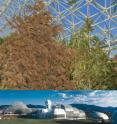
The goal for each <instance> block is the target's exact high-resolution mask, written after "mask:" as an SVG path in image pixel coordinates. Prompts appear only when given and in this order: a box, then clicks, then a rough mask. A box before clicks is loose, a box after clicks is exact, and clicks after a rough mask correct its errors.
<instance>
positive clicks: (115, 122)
mask: <svg viewBox="0 0 117 124" xmlns="http://www.w3.org/2000/svg"><path fill="white" fill-rule="evenodd" d="M112 124H117V110H116V111H115V112H114V113H113V114H112Z"/></svg>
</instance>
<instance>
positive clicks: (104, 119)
mask: <svg viewBox="0 0 117 124" xmlns="http://www.w3.org/2000/svg"><path fill="white" fill-rule="evenodd" d="M89 116H90V117H91V118H92V119H94V120H96V121H101V122H107V121H109V117H108V115H107V114H105V113H102V112H96V111H93V112H90V113H89Z"/></svg>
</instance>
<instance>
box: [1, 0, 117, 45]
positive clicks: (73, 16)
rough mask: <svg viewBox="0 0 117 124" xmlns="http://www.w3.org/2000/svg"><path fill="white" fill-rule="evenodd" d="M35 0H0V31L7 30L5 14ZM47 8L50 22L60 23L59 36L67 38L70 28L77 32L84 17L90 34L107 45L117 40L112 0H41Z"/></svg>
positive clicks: (116, 12)
mask: <svg viewBox="0 0 117 124" xmlns="http://www.w3.org/2000/svg"><path fill="white" fill-rule="evenodd" d="M35 1H37V0H0V2H1V3H2V4H1V5H0V29H1V30H2V33H1V34H0V35H6V34H8V33H9V32H10V29H9V28H8V26H6V23H5V18H6V17H7V18H8V19H10V17H11V16H12V15H13V14H14V13H17V12H18V11H22V10H23V8H24V7H25V5H27V4H31V3H34V2H35ZM43 1H44V3H45V5H46V9H48V10H49V11H50V13H51V15H52V17H53V23H55V24H60V25H61V26H62V27H63V32H62V33H61V34H60V35H59V38H60V39H65V40H66V39H69V38H70V36H71V32H72V33H73V32H77V31H78V29H79V28H80V27H81V26H82V25H83V23H84V20H85V19H86V18H90V19H91V20H92V21H93V23H92V27H93V31H92V32H91V34H90V35H96V36H98V37H99V38H100V40H101V41H102V43H103V44H104V45H105V46H107V47H110V46H111V45H115V44H117V43H116V42H117V35H116V32H117V11H115V5H114V4H113V3H114V0H103V1H102V0H43Z"/></svg>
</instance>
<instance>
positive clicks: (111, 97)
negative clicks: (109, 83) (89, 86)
mask: <svg viewBox="0 0 117 124" xmlns="http://www.w3.org/2000/svg"><path fill="white" fill-rule="evenodd" d="M74 103H81V104H89V105H97V106H102V107H109V106H112V107H117V91H92V92H89V93H88V94H85V95H81V94H80V95H77V96H75V97H74Z"/></svg>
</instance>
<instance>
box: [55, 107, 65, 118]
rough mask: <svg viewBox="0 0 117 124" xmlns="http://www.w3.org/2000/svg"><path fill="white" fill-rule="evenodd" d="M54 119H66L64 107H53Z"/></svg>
mask: <svg viewBox="0 0 117 124" xmlns="http://www.w3.org/2000/svg"><path fill="white" fill-rule="evenodd" d="M53 116H54V119H66V112H65V110H64V109H61V108H55V109H54V111H53Z"/></svg>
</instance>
